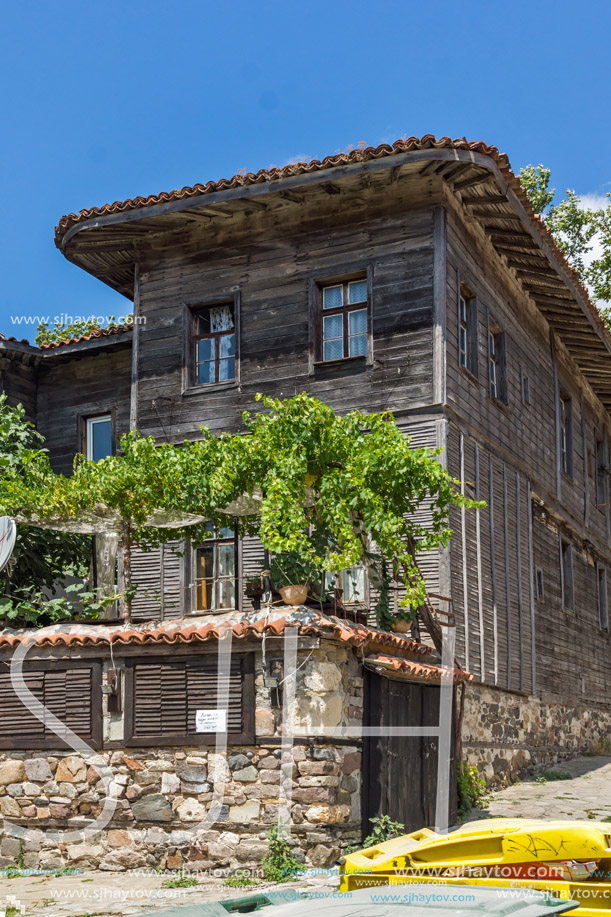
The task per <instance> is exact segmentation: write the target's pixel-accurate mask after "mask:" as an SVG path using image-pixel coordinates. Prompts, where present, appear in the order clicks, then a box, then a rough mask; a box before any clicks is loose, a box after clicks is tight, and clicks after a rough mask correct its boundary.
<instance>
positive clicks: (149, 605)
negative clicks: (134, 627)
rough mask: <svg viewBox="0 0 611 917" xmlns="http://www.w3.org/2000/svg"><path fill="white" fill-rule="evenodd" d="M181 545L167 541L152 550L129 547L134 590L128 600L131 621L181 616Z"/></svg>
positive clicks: (167, 618) (162, 619)
mask: <svg viewBox="0 0 611 917" xmlns="http://www.w3.org/2000/svg"><path fill="white" fill-rule="evenodd" d="M173 548H176V549H181V548H182V546H181V545H180V543H179V542H169V543H168V544H166V545H161V546H160V547H158V548H154V549H153V550H152V551H141V550H140V548H137V547H134V548H133V549H132V583H133V584H134V585H135V586H137V587H138V592H137V593H136V595H135V596H134V598H133V600H132V621H135V622H138V621H167V620H170V619H172V618H179V617H180V616H181V606H182V602H181V591H182V590H181V571H182V561H183V558H182V556H181V555H179V554H176V553H175V552H174V550H173Z"/></svg>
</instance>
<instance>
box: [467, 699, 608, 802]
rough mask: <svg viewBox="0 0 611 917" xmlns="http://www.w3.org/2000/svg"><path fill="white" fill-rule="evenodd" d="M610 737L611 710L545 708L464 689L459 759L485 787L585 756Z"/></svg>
mask: <svg viewBox="0 0 611 917" xmlns="http://www.w3.org/2000/svg"><path fill="white" fill-rule="evenodd" d="M607 736H609V737H611V711H610V710H606V709H604V708H598V707H592V706H586V705H577V704H576V705H575V706H567V705H564V704H558V703H549V702H546V701H544V700H541V699H540V698H538V697H533V696H525V695H522V694H517V693H512V692H509V691H503V690H501V689H498V688H492V687H488V686H485V685H479V684H473V685H468V686H467V689H466V697H465V713H464V721H463V749H464V756H465V759H466V760H467V761H468V762H469V763H470V764H476V765H477V766H478V768H479V769H480V772H481V773H482V775H483V776H484V777H485V779H486V781H487V783H488V784H489V785H490V786H494V785H506V784H508V783H512V782H514V781H516V780H518V779H520V778H522V777H524V776H526V775H527V774H530V773H532V772H533V771H535V770H537V769H538V768H542V767H547V766H550V765H553V764H557V763H559V762H561V761H567V760H568V759H569V758H574V757H576V756H577V755H580V754H583V753H584V752H588V751H589V750H590V748H591V746H592V744H593V743H595V742H597V741H599V740H600V739H601V738H603V739H604V738H605V737H607Z"/></svg>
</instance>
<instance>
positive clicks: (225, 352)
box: [219, 334, 235, 357]
mask: <svg viewBox="0 0 611 917" xmlns="http://www.w3.org/2000/svg"><path fill="white" fill-rule="evenodd" d="M219 340H220V343H221V353H220V356H221V357H233V356H235V334H224V335H223V336H222V337H221V338H219Z"/></svg>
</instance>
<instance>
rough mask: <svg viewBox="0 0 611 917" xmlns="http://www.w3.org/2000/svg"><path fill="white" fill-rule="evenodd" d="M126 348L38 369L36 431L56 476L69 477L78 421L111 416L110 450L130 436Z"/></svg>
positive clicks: (78, 434)
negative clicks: (41, 439) (112, 423)
mask: <svg viewBox="0 0 611 917" xmlns="http://www.w3.org/2000/svg"><path fill="white" fill-rule="evenodd" d="M130 386H131V347H129V346H127V347H124V348H122V349H118V350H115V351H112V352H108V351H104V352H101V353H87V354H82V355H74V356H72V357H71V358H70V359H65V360H61V361H60V360H57V361H56V360H53V363H46V364H44V365H43V366H41V368H40V371H39V380H38V429H39V431H40V432H41V433H42V435H43V436H44V437H45V439H46V440H47V443H46V445H47V448H48V449H49V452H50V456H51V463H52V465H53V468H54V470H55V471H57V472H61V473H62V474H70V472H71V471H72V463H73V460H74V456H75V455H76V453H77V452H79V451H80V449H81V447H82V444H81V418H82V417H87V416H92V415H94V414H104V413H106V412H108V413H112V414H113V415H114V417H115V447H116V448H117V449H118V447H119V439H120V437H121V435H122V434H123V433H127V432H128V430H129V401H130Z"/></svg>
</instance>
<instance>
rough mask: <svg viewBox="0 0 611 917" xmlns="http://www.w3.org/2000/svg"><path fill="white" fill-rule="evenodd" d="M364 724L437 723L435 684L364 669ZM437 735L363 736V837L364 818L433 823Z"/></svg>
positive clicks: (415, 825)
mask: <svg viewBox="0 0 611 917" xmlns="http://www.w3.org/2000/svg"><path fill="white" fill-rule="evenodd" d="M364 693H365V706H364V711H363V713H364V720H363V723H364V725H365V726H387V727H390V728H392V727H393V726H437V725H438V724H439V695H440V691H439V688H438V687H435V686H429V685H419V684H411V683H409V682H403V681H393V680H392V679H390V678H384V677H383V676H381V675H378V674H377V673H375V672H372V671H370V670H368V669H366V670H365V692H364ZM454 731H455V718H454V716H453V717H452V742H451V749H452V752H451V754H452V758H451V761H450V824H454V823H455V821H456V760H455V742H454ZM437 742H438V740H437V737H436V736H383V737H370V736H365V737H364V738H363V795H362V813H363V836H364V837H365V836H367V834H369V832H370V831H371V825H370V822H369V820H370V819H371V818H374V817H376V816H378V815H390V816H391V818H392V819H393V820H394V821H398V822H400V823H401V824H403V825H405V828H406V830H407V831H415V830H418V829H419V828H432V827H434V825H435V804H436V797H437Z"/></svg>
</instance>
